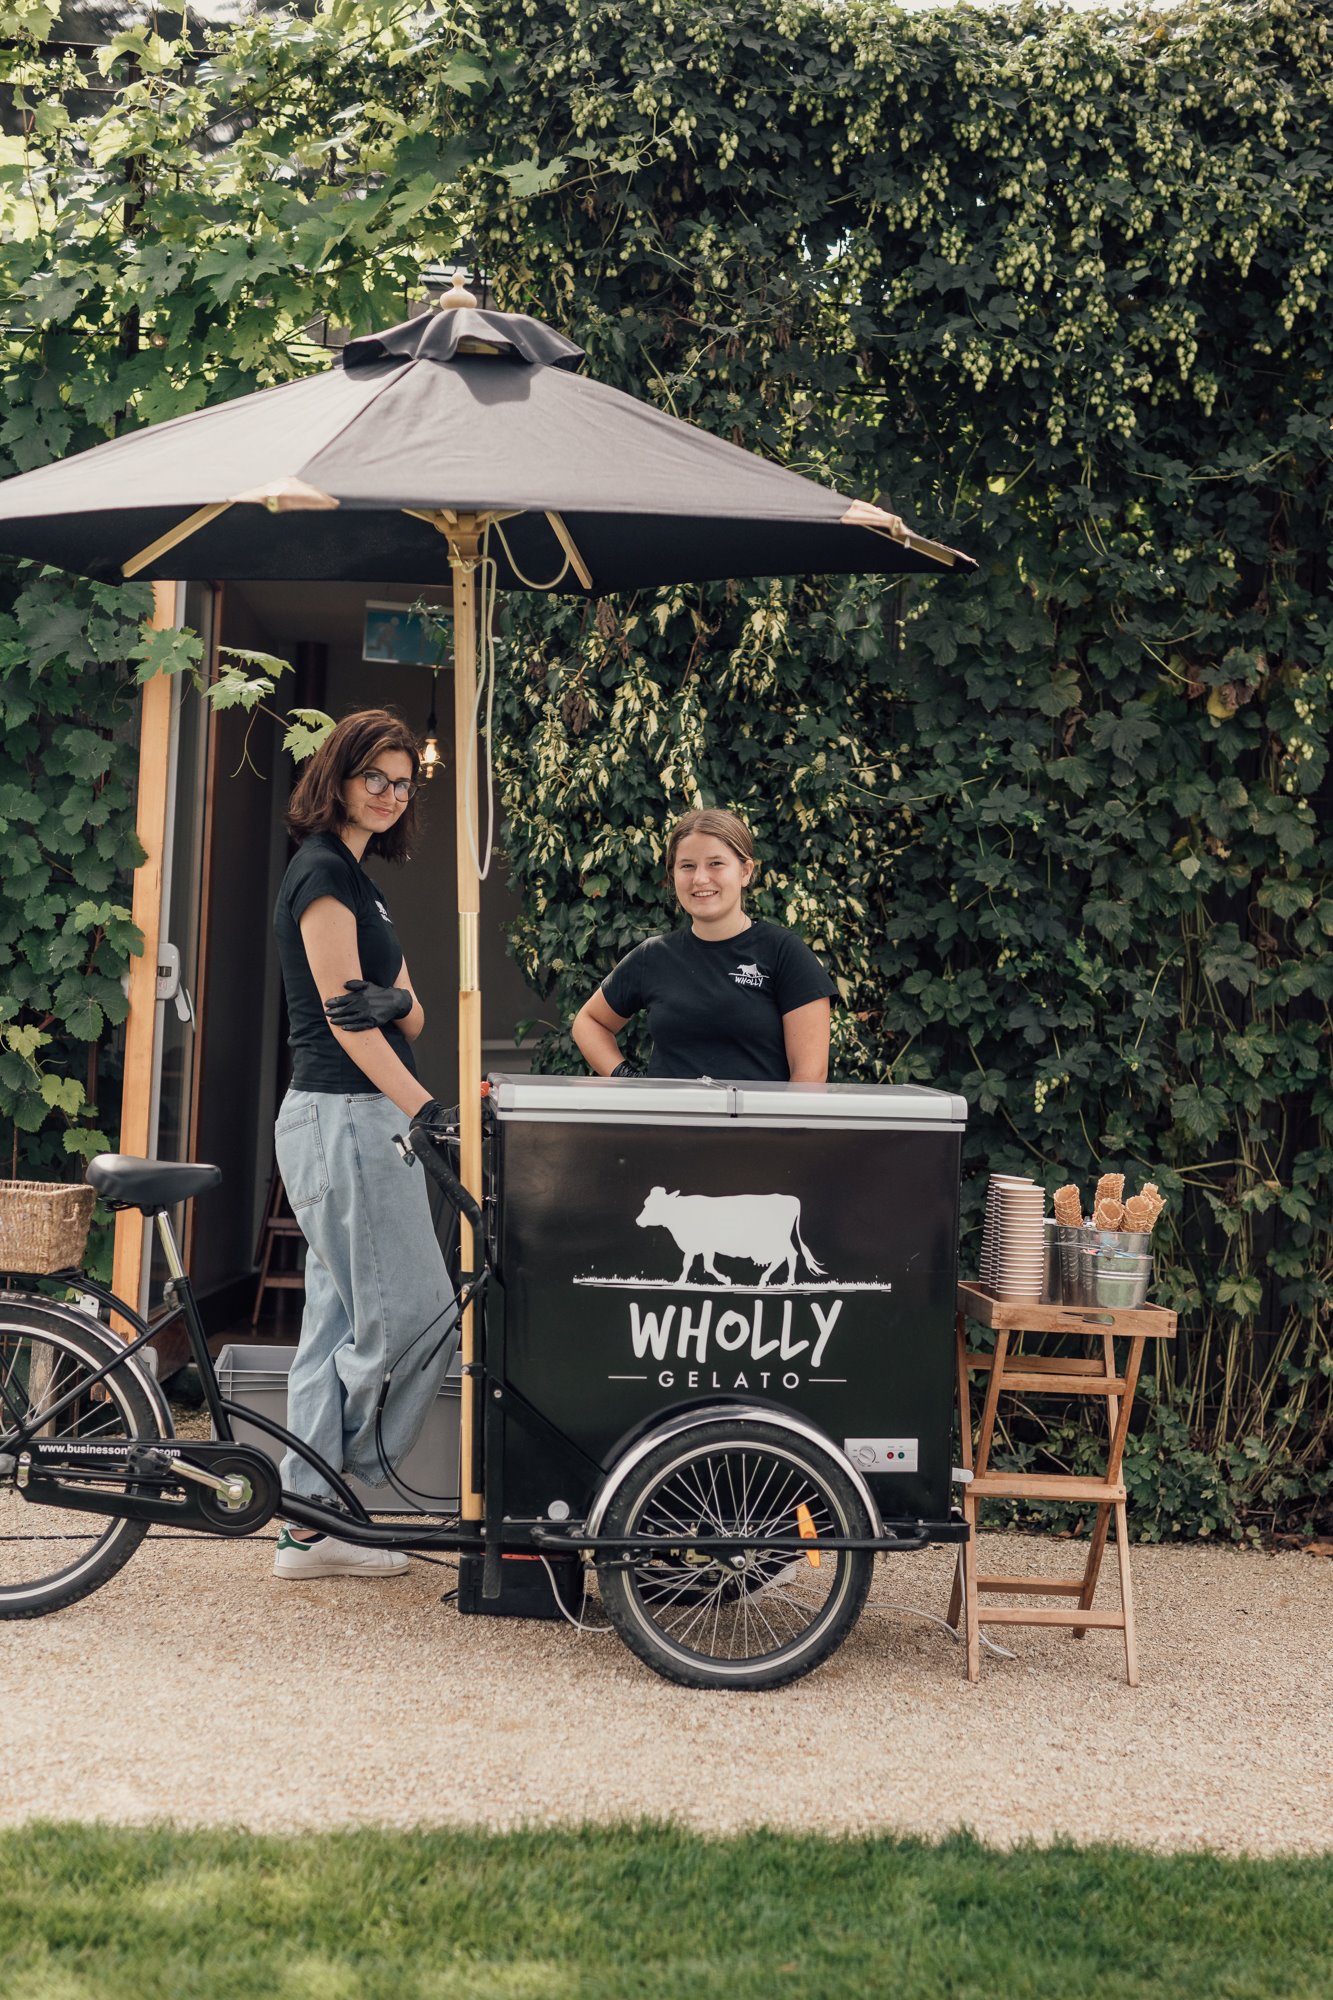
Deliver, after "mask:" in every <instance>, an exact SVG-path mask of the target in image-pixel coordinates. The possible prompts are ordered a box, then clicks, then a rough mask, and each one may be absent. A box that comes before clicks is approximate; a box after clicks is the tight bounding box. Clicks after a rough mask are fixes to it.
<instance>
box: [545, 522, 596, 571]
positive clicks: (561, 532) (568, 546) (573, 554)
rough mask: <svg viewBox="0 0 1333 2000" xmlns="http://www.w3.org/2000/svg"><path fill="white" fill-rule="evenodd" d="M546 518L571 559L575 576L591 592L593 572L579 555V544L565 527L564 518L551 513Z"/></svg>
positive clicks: (571, 566) (570, 562) (570, 565)
mask: <svg viewBox="0 0 1333 2000" xmlns="http://www.w3.org/2000/svg"><path fill="white" fill-rule="evenodd" d="M546 518H547V520H548V521H549V522H550V524H551V528H552V531H553V532H554V534H555V538H556V540H557V541H558V542H559V544H560V546H561V548H562V549H563V550H564V552H565V554H566V555H567V556H568V557H569V567H570V568H571V569H572V570H573V572H574V574H575V576H576V577H577V578H578V580H579V582H580V583H581V584H582V585H583V588H584V589H585V590H591V589H592V571H591V570H590V569H589V568H588V565H587V563H586V562H584V560H583V557H582V556H581V555H580V554H579V549H578V544H577V543H576V542H575V540H574V537H573V536H572V535H571V534H570V532H569V529H568V528H567V527H566V526H565V523H564V520H563V518H562V517H561V516H560V515H559V514H552V513H550V512H548V513H547V516H546Z"/></svg>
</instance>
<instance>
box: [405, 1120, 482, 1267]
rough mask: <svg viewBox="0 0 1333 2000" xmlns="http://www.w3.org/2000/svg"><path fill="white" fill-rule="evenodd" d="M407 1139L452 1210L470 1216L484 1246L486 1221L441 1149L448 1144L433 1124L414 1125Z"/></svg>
mask: <svg viewBox="0 0 1333 2000" xmlns="http://www.w3.org/2000/svg"><path fill="white" fill-rule="evenodd" d="M407 1138H408V1144H409V1145H410V1146H411V1148H412V1151H413V1152H414V1153H415V1155H416V1157H417V1158H418V1159H419V1160H420V1162H421V1164H422V1166H423V1167H424V1168H425V1169H426V1172H427V1173H428V1174H429V1175H430V1177H431V1179H432V1180H433V1181H435V1182H436V1183H437V1185H438V1186H439V1187H441V1188H443V1190H444V1196H445V1200H446V1201H447V1202H448V1203H449V1204H450V1206H451V1207H452V1208H455V1209H457V1211H458V1213H459V1214H460V1215H462V1216H464V1217H466V1219H467V1221H468V1222H469V1223H471V1225H472V1228H473V1230H474V1231H475V1232H476V1235H477V1240H478V1242H479V1243H482V1244H484V1243H485V1229H486V1219H485V1217H484V1216H483V1214H482V1212H481V1209H480V1207H479V1206H478V1204H477V1203H476V1202H475V1201H474V1200H473V1198H472V1196H471V1195H470V1194H469V1193H468V1191H467V1189H466V1188H465V1187H464V1186H463V1183H462V1181H460V1180H459V1178H458V1175H457V1174H456V1173H455V1172H454V1170H453V1168H452V1167H451V1166H450V1164H449V1162H448V1160H447V1159H446V1158H445V1156H444V1153H443V1151H442V1150H441V1146H442V1143H444V1142H442V1141H441V1140H440V1139H439V1138H437V1137H436V1135H435V1133H434V1132H432V1131H431V1129H430V1127H429V1125H413V1126H412V1127H411V1128H410V1129H409V1131H408V1135H407Z"/></svg>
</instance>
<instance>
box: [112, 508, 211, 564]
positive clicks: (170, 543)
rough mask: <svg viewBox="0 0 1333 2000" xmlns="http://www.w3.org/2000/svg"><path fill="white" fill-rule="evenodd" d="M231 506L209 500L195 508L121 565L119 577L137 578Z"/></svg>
mask: <svg viewBox="0 0 1333 2000" xmlns="http://www.w3.org/2000/svg"><path fill="white" fill-rule="evenodd" d="M232 504H233V503H232V502H231V501H230V500H210V502H209V503H208V505H207V506H206V507H199V508H197V509H196V510H195V512H194V513H193V514H190V515H188V516H187V518H186V519H185V520H183V521H178V522H177V523H176V526H175V527H174V528H168V530H167V532H166V534H165V535H159V536H158V538H157V540H156V541H155V542H150V543H149V544H148V547H147V548H146V549H140V551H139V553H138V555H137V556H131V557H130V559H129V561H128V562H124V563H122V564H121V566H120V573H121V575H122V576H137V575H138V574H139V571H140V570H141V569H147V567H148V565H149V563H150V562H156V561H157V558H158V557H159V556H164V555H165V554H166V553H167V550H168V549H174V548H175V547H176V544H177V543H178V542H184V541H188V539H189V537H190V536H191V535H197V534H198V532H199V530H200V529H201V528H206V527H207V526H208V524H209V522H210V521H216V519H217V517H218V515H219V514H225V513H226V511H227V509H228V507H230V506H231V505H232Z"/></svg>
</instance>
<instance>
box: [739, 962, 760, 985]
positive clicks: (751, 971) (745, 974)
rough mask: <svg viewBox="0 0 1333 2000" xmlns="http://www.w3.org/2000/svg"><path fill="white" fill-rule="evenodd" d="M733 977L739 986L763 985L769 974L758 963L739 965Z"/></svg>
mask: <svg viewBox="0 0 1333 2000" xmlns="http://www.w3.org/2000/svg"><path fill="white" fill-rule="evenodd" d="M731 977H732V979H733V981H734V982H735V984H736V985H737V986H762V985H763V984H764V981H765V980H766V979H767V978H768V974H767V973H766V972H761V971H760V970H759V967H758V966H757V965H738V966H737V967H736V969H735V971H734V972H733V973H732V975H731Z"/></svg>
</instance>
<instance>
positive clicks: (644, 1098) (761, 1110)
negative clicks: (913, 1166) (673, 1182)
mask: <svg viewBox="0 0 1333 2000" xmlns="http://www.w3.org/2000/svg"><path fill="white" fill-rule="evenodd" d="M491 1095H492V1098H493V1100H494V1102H495V1107H496V1109H497V1111H498V1112H499V1113H500V1115H501V1116H502V1117H503V1116H506V1115H508V1116H517V1117H520V1118H521V1117H525V1116H526V1117H545V1118H578V1117H584V1116H588V1115H590V1114H591V1115H593V1116H595V1117H598V1118H614V1119H624V1120H625V1121H626V1122H627V1123H631V1124H632V1123H634V1122H635V1121H636V1120H638V1119H643V1120H645V1121H646V1120H653V1121H659V1120H661V1119H664V1118H665V1119H671V1120H676V1119H679V1120H681V1121H687V1120H688V1121H693V1120H696V1119H706V1120H709V1121H720V1120H723V1119H726V1120H729V1121H730V1120H743V1121H746V1122H749V1121H751V1120H753V1121H756V1122H760V1121H762V1122H763V1123H765V1124H778V1123H781V1124H787V1125H831V1124H837V1125H853V1124H854V1125H881V1126H885V1125H907V1126H914V1127H917V1128H920V1127H921V1126H935V1127H942V1128H948V1127H951V1126H958V1127H961V1126H963V1125H965V1124H966V1123H967V1100H966V1098H963V1097H958V1096H956V1095H954V1094H953V1093H952V1092H950V1091H947V1090H930V1089H927V1088H926V1087H925V1086H924V1085H921V1084H914V1083H885V1084H873V1083H711V1082H709V1081H707V1080H704V1079H700V1080H698V1081H686V1080H677V1079H675V1078H669V1077H649V1076H636V1077H610V1076H505V1075H503V1074H497V1075H494V1076H492V1078H491Z"/></svg>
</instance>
